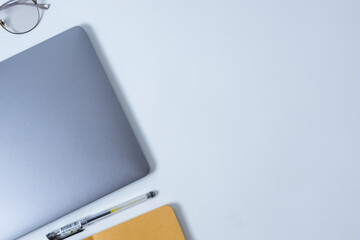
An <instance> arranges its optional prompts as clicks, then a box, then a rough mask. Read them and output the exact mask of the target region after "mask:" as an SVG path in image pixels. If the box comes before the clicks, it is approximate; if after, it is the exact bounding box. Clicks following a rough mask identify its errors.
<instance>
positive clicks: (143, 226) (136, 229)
mask: <svg viewBox="0 0 360 240" xmlns="http://www.w3.org/2000/svg"><path fill="white" fill-rule="evenodd" d="M84 240H185V237H184V235H183V233H182V230H181V227H180V225H179V222H178V220H177V218H176V215H175V212H174V210H173V209H172V208H171V207H170V206H163V207H160V208H158V209H155V210H153V211H151V212H148V213H145V214H143V215H141V216H139V217H136V218H134V219H131V220H129V221H127V222H124V223H122V224H119V225H117V226H115V227H112V228H109V229H107V230H105V231H102V232H100V233H97V234H95V235H93V236H91V237H88V238H86V239H84Z"/></svg>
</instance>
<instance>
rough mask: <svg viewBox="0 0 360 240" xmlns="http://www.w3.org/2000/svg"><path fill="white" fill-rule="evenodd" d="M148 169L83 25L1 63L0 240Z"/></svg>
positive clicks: (32, 227) (38, 224) (63, 212)
mask: <svg viewBox="0 0 360 240" xmlns="http://www.w3.org/2000/svg"><path fill="white" fill-rule="evenodd" d="M148 172H149V165H148V163H147V161H146V159H145V156H144V154H143V152H142V150H141V148H140V145H139V143H138V141H137V138H136V137H135V134H134V132H133V130H132V128H131V127H130V124H129V122H128V120H127V117H126V116H125V114H124V111H123V109H122V107H121V105H120V103H119V101H118V99H117V97H116V95H115V92H114V90H113V88H112V86H111V84H110V81H109V79H108V78H107V76H106V74H105V72H104V70H103V67H102V65H101V63H100V61H99V59H98V57H97V55H96V53H95V51H94V49H93V47H92V44H91V42H90V40H89V38H88V36H87V34H86V32H85V31H84V30H83V29H82V28H81V27H74V28H71V29H69V30H67V31H65V32H63V33H61V34H59V35H57V36H55V37H53V38H51V39H49V40H47V41H45V42H43V43H40V44H38V45H36V46H34V47H32V48H30V49H28V50H26V51H24V52H22V53H19V54H18V55H16V56H14V57H11V58H9V59H7V60H5V61H3V62H0V202H1V204H0V216H1V218H2V219H3V220H4V221H6V224H0V233H1V239H16V238H19V237H21V236H22V235H25V234H27V233H29V232H31V231H33V230H35V229H37V228H39V227H41V226H43V225H45V224H47V223H50V222H52V221H54V220H56V219H57V218H60V217H62V216H64V215H66V214H68V213H70V212H72V211H74V210H76V209H78V208H80V207H82V206H84V205H86V204H88V203H90V202H92V201H95V200H97V199H98V198H101V197H103V196H105V195H107V194H109V193H111V192H113V191H115V190H118V189H119V188H121V187H123V186H125V185H127V184H129V183H132V182H134V181H136V180H138V179H139V178H141V177H143V176H145V175H146V174H147V173H148Z"/></svg>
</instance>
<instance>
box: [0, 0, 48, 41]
mask: <svg viewBox="0 0 360 240" xmlns="http://www.w3.org/2000/svg"><path fill="white" fill-rule="evenodd" d="M30 1H32V2H33V3H34V5H33V4H32V3H29V2H30ZM16 5H30V6H34V7H36V8H37V13H38V21H37V23H36V24H35V26H34V27H32V28H31V29H29V30H27V31H25V32H12V31H11V30H9V29H7V28H6V26H5V22H4V21H3V19H0V25H1V27H2V28H3V29H5V31H7V32H9V33H11V34H16V35H20V34H25V33H28V32H30V31H32V30H34V28H36V27H37V26H38V25H39V23H40V21H41V15H40V9H43V10H47V9H49V8H50V4H47V3H38V2H37V0H9V1H7V2H5V3H3V4H2V5H1V6H0V11H2V10H4V9H6V8H9V7H13V6H16Z"/></svg>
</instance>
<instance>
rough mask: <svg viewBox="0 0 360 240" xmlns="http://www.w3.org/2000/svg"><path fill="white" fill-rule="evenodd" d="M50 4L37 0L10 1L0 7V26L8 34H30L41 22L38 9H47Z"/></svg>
mask: <svg viewBox="0 0 360 240" xmlns="http://www.w3.org/2000/svg"><path fill="white" fill-rule="evenodd" d="M49 7H50V4H41V3H37V0H10V1H7V2H5V3H4V4H2V5H1V6H0V25H1V26H2V27H3V28H4V29H5V30H6V31H8V32H9V33H13V34H23V33H27V32H30V31H31V30H33V29H34V28H36V26H37V25H38V24H39V22H40V20H41V15H40V9H44V10H46V9H49Z"/></svg>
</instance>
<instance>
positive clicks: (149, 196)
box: [146, 191, 157, 199]
mask: <svg viewBox="0 0 360 240" xmlns="http://www.w3.org/2000/svg"><path fill="white" fill-rule="evenodd" d="M156 195H157V192H155V191H151V192H149V193H148V194H146V196H147V198H148V199H149V198H154V197H155V196H156Z"/></svg>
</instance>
